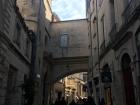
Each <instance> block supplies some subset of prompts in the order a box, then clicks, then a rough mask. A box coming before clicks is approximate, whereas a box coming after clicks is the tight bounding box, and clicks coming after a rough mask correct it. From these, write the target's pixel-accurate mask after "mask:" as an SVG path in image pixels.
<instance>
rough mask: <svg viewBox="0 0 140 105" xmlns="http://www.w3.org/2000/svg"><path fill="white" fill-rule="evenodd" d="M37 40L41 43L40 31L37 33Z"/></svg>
mask: <svg viewBox="0 0 140 105" xmlns="http://www.w3.org/2000/svg"><path fill="white" fill-rule="evenodd" d="M38 42H39V44H40V43H41V31H39V34H38Z"/></svg>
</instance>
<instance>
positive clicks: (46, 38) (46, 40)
mask: <svg viewBox="0 0 140 105" xmlns="http://www.w3.org/2000/svg"><path fill="white" fill-rule="evenodd" d="M47 42H48V37H47V36H45V46H47Z"/></svg>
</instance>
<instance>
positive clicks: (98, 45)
mask: <svg viewBox="0 0 140 105" xmlns="http://www.w3.org/2000/svg"><path fill="white" fill-rule="evenodd" d="M97 1H98V0H96V27H97V47H98V70H99V89H100V90H99V94H100V95H99V97H100V99H101V96H102V87H101V71H100V70H101V69H100V39H99V29H98V2H97Z"/></svg>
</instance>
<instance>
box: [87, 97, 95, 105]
mask: <svg viewBox="0 0 140 105" xmlns="http://www.w3.org/2000/svg"><path fill="white" fill-rule="evenodd" d="M86 105H96V104H95V102H94V99H93V98H92V97H91V96H88V99H87V102H86Z"/></svg>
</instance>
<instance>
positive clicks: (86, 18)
mask: <svg viewBox="0 0 140 105" xmlns="http://www.w3.org/2000/svg"><path fill="white" fill-rule="evenodd" d="M81 20H87V18H83V19H73V20H64V21H57V22H51V23H61V22H71V21H81Z"/></svg>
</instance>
